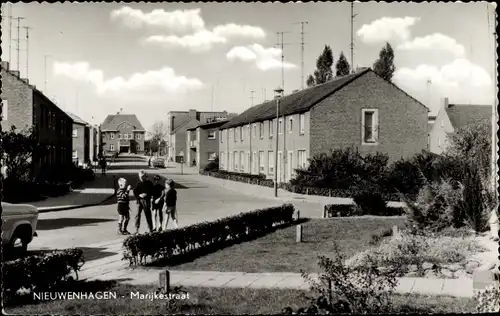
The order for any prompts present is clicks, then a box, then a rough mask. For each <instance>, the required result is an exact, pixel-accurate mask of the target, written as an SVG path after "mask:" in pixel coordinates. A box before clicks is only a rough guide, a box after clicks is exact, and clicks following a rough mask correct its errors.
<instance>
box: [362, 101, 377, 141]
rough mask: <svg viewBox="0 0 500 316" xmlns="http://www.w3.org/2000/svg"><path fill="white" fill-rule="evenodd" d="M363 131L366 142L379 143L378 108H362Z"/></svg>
mask: <svg viewBox="0 0 500 316" xmlns="http://www.w3.org/2000/svg"><path fill="white" fill-rule="evenodd" d="M361 111H362V126H361V127H362V129H363V130H362V133H363V139H362V140H363V143H364V144H375V143H377V136H378V135H377V134H378V133H377V130H378V126H377V120H378V118H377V110H376V109H373V110H372V109H362V110H361Z"/></svg>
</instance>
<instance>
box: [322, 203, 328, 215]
mask: <svg viewBox="0 0 500 316" xmlns="http://www.w3.org/2000/svg"><path fill="white" fill-rule="evenodd" d="M327 215H328V214H327V211H326V205H325V206H323V218H328V216H327Z"/></svg>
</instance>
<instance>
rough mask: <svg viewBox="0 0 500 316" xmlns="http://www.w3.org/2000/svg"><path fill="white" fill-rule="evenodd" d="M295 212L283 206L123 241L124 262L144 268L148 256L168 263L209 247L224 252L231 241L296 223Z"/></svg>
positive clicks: (292, 207)
mask: <svg viewBox="0 0 500 316" xmlns="http://www.w3.org/2000/svg"><path fill="white" fill-rule="evenodd" d="M294 212H295V208H294V206H293V205H292V204H283V205H282V206H277V207H269V208H265V209H259V210H255V211H251V212H247V213H241V214H239V215H234V216H229V217H225V218H222V219H219V220H216V221H213V222H203V223H199V224H195V225H191V226H186V227H182V228H177V229H173V230H167V231H161V232H153V233H146V234H138V235H133V236H130V237H128V238H127V239H125V240H124V241H123V247H124V253H123V260H127V259H128V260H129V262H130V265H140V264H145V263H146V259H147V257H150V258H151V259H152V260H153V261H154V260H158V259H167V260H168V259H171V258H174V257H176V256H178V255H185V254H189V253H193V252H194V251H199V250H204V249H208V248H217V249H221V248H222V247H224V246H226V245H227V244H228V243H229V242H236V241H240V240H245V239H249V238H252V237H257V236H261V235H263V234H266V233H268V232H271V231H273V230H274V229H276V228H277V227H278V226H281V225H287V224H291V223H293V222H294V217H293V215H294Z"/></svg>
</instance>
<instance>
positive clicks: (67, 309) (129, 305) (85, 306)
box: [4, 281, 475, 315]
mask: <svg viewBox="0 0 500 316" xmlns="http://www.w3.org/2000/svg"><path fill="white" fill-rule="evenodd" d="M84 287H85V288H82V291H90V292H94V293H95V292H96V291H111V292H116V293H117V297H118V298H117V299H112V300H90V299H89V300H58V301H50V302H41V303H37V304H34V303H31V304H26V305H19V306H15V307H8V306H7V307H4V309H5V312H6V313H8V314H16V315H32V314H40V315H41V314H44V315H45V314H66V315H67V314H79V315H159V314H172V313H182V314H205V315H206V314H224V315H242V314H250V315H251V314H278V313H280V312H281V310H282V309H283V308H285V307H288V306H289V307H292V308H294V309H296V308H298V307H303V306H306V305H307V300H306V299H305V298H304V297H303V292H302V291H299V290H263V289H230V288H183V290H185V291H186V292H187V293H189V299H186V300H182V301H180V300H179V301H177V302H178V304H176V306H175V307H173V308H172V307H171V308H170V309H167V307H166V303H165V301H162V300H154V301H151V300H140V299H131V298H130V292H137V291H138V292H139V293H151V292H154V291H155V290H156V287H155V286H153V285H150V286H132V285H124V284H116V283H113V282H112V281H94V282H93V284H88V283H87V284H85V286H84ZM90 288H92V290H90ZM79 290H80V289H73V291H79ZM122 296H123V297H122ZM393 305H394V306H393V307H394V312H395V313H402V312H415V313H424V312H425V313H472V312H474V311H475V305H474V303H473V301H472V299H467V298H453V297H446V296H435V297H432V296H421V295H414V294H411V295H395V296H394V300H393Z"/></svg>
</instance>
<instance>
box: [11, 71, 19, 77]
mask: <svg viewBox="0 0 500 316" xmlns="http://www.w3.org/2000/svg"><path fill="white" fill-rule="evenodd" d="M11 72H12V74H13V75H14V76H16V77H18V78H19V75H20V73H19V70H12V71H11Z"/></svg>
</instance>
